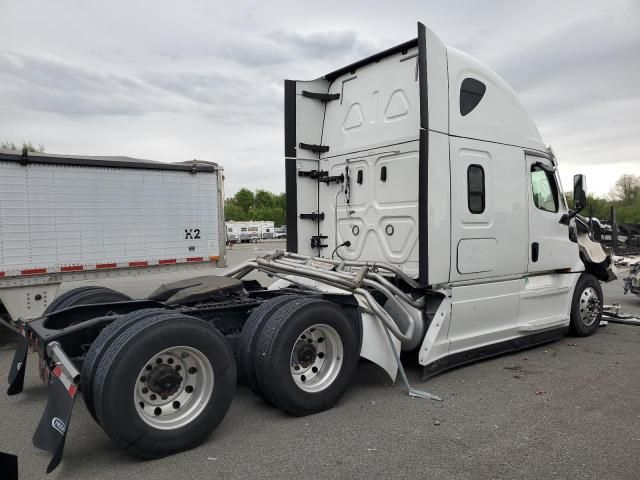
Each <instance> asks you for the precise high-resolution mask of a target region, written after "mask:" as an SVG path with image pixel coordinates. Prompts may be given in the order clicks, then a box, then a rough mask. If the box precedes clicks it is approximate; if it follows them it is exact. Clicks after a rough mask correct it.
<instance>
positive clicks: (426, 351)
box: [418, 296, 451, 366]
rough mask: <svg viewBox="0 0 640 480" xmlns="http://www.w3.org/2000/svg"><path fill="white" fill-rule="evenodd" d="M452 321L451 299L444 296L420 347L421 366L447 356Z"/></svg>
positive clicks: (419, 358)
mask: <svg viewBox="0 0 640 480" xmlns="http://www.w3.org/2000/svg"><path fill="white" fill-rule="evenodd" d="M450 320H451V298H449V297H448V296H444V297H443V298H442V301H441V302H440V306H439V307H438V309H437V310H436V312H435V314H434V315H433V319H432V320H431V323H430V324H429V327H428V329H427V333H426V335H425V336H424V340H423V341H422V345H421V346H420V354H419V357H418V361H419V363H420V365H422V366H426V365H429V364H431V363H433V362H435V361H436V360H439V359H441V358H443V357H446V356H447V354H448V353H449V343H450V342H449V339H448V333H449V322H450Z"/></svg>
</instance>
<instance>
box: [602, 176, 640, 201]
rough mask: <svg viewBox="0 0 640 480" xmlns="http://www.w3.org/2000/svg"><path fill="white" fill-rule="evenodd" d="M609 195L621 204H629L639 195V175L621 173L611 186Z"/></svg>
mask: <svg viewBox="0 0 640 480" xmlns="http://www.w3.org/2000/svg"><path fill="white" fill-rule="evenodd" d="M609 196H610V197H611V199H612V200H614V201H616V202H619V203H620V204H621V205H622V206H630V205H632V204H633V202H634V200H635V199H637V198H638V196H640V176H639V175H629V174H625V175H621V176H620V178H618V180H617V181H616V183H615V184H614V185H613V187H612V188H611V191H610V192H609Z"/></svg>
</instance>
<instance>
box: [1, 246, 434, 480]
mask: <svg viewBox="0 0 640 480" xmlns="http://www.w3.org/2000/svg"><path fill="white" fill-rule="evenodd" d="M252 271H261V272H264V273H266V274H268V275H270V276H272V277H276V278H280V279H283V280H286V281H287V282H289V283H290V284H293V285H294V286H296V288H293V289H292V288H282V289H276V290H265V289H262V288H261V287H258V286H257V285H256V282H254V281H244V282H243V283H244V284H245V291H244V294H242V295H238V296H237V298H238V300H237V301H236V302H235V303H234V302H233V300H229V298H230V297H233V294H229V295H227V296H226V297H225V300H220V299H218V300H215V299H212V300H211V301H210V302H203V303H200V304H197V305H172V306H168V305H166V304H165V303H163V302H158V301H153V300H134V301H127V302H114V303H105V304H96V305H81V306H76V307H71V308H68V309H65V310H61V311H59V312H54V313H53V314H50V315H49V316H47V317H42V318H39V319H36V320H33V321H30V322H18V328H19V332H20V334H21V337H20V341H19V343H18V346H17V348H16V351H15V354H14V360H13V362H12V365H11V370H10V372H9V378H8V381H9V388H8V390H7V394H9V395H16V394H18V393H20V392H21V391H22V389H23V385H24V378H25V365H26V361H27V355H28V351H29V347H31V348H32V349H33V350H34V351H37V352H38V354H39V356H40V365H39V366H40V375H41V377H42V379H43V380H44V381H45V382H47V383H48V385H49V394H48V398H47V406H46V408H45V411H44V413H43V415H42V417H41V419H40V422H39V424H38V428H37V429H36V432H35V434H34V437H33V442H34V445H35V446H36V447H37V448H40V449H42V450H46V451H48V452H50V453H51V454H52V458H51V461H50V463H49V465H48V467H47V473H49V472H51V471H52V470H54V469H55V468H56V467H57V466H58V464H59V463H60V460H61V459H62V452H63V450H64V444H65V440H66V435H67V431H68V426H69V422H70V420H71V413H72V410H73V406H74V403H75V399H76V396H77V393H78V392H79V391H80V386H81V371H82V363H83V361H84V354H85V353H86V347H87V346H88V345H90V344H91V343H92V342H93V341H94V340H95V339H96V337H97V336H98V335H99V333H100V332H101V331H102V329H104V327H106V326H107V325H109V324H110V323H112V322H113V321H114V320H116V319H117V318H118V317H119V316H120V315H124V314H126V313H130V312H133V311H136V310H140V309H144V308H165V309H174V310H181V311H184V313H186V314H191V315H194V316H198V317H200V318H203V317H205V318H203V319H204V320H206V321H209V322H210V323H211V324H212V325H214V326H215V327H216V328H218V329H219V330H221V333H223V335H225V337H226V338H227V340H228V341H230V344H231V345H232V347H234V345H233V344H234V343H235V342H234V340H236V339H237V335H234V333H232V332H231V330H233V329H234V328H235V330H236V331H237V330H238V328H237V325H235V326H232V327H229V328H227V330H228V331H225V328H224V324H221V321H220V317H219V316H217V315H216V316H213V317H211V318H207V314H210V313H211V312H214V311H216V310H217V311H225V312H228V311H230V309H234V308H239V309H240V310H241V311H242V310H243V309H244V313H242V312H240V313H239V315H241V316H244V320H246V318H247V317H248V313H249V311H250V310H251V309H253V308H255V307H256V306H257V305H259V304H260V303H261V302H262V301H264V297H271V296H277V295H281V294H284V293H289V292H291V291H296V292H297V293H301V292H303V293H307V294H309V295H318V296H321V297H323V298H326V299H328V300H330V301H334V302H336V303H342V304H345V307H347V308H361V309H362V310H363V311H365V312H366V313H368V314H370V315H372V316H373V317H375V318H376V319H378V320H379V321H380V322H381V325H382V327H383V330H384V332H385V335H386V338H387V340H388V342H389V345H390V348H391V351H392V352H393V356H394V358H395V361H396V362H397V366H398V370H399V372H400V375H401V378H402V381H403V383H404V385H405V387H406V388H407V392H408V394H409V395H410V396H413V397H418V398H429V399H433V400H438V401H440V400H441V398H440V397H438V396H436V395H433V394H431V393H428V392H425V391H422V390H418V389H415V388H413V387H411V385H410V384H409V381H408V378H407V376H406V373H405V371H404V368H403V366H402V363H401V360H400V353H399V351H398V348H396V345H395V343H394V341H393V338H392V336H393V337H395V338H396V339H398V340H400V341H403V340H409V339H411V338H412V336H413V335H414V332H416V322H415V320H414V317H413V316H412V315H411V314H410V313H409V312H408V311H407V308H415V309H417V310H419V311H422V310H423V309H424V306H425V295H427V294H428V291H427V290H425V289H423V288H422V287H420V285H419V284H418V283H417V282H415V281H414V280H413V279H411V278H410V277H409V276H407V275H406V274H405V273H403V272H402V271H401V270H399V269H397V268H395V267H393V266H390V265H387V264H378V263H367V262H351V261H345V260H332V259H326V258H319V257H307V256H303V255H298V254H295V253H290V252H283V251H277V252H275V253H273V254H271V255H267V256H265V257H258V258H256V259H255V260H252V261H249V262H246V263H244V264H241V265H240V266H238V267H236V268H234V269H232V270H230V271H228V272H227V273H226V275H225V276H228V277H233V278H237V279H241V278H243V277H244V276H246V275H247V274H248V273H250V272H252ZM301 277H302V278H305V279H309V280H312V281H315V282H317V285H318V286H312V285H309V284H305V282H303V281H300V279H301ZM321 287H325V288H321ZM326 287H329V288H326ZM247 291H248V294H247ZM376 298H384V299H385V301H387V302H393V303H394V304H395V305H396V306H397V307H398V308H399V309H400V311H401V312H404V313H405V316H406V325H407V327H406V329H405V330H404V331H403V330H402V329H401V328H400V327H399V326H398V323H397V322H396V321H395V320H394V319H393V318H391V316H390V315H389V314H388V313H387V312H386V310H385V309H384V308H383V307H382V305H381V304H380V302H379V301H378V300H377V299H376ZM399 299H400V300H402V302H400V301H399ZM243 323H244V322H239V323H238V325H239V328H240V329H241V328H242V325H243ZM234 337H235V338H234Z"/></svg>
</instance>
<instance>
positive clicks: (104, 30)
mask: <svg viewBox="0 0 640 480" xmlns="http://www.w3.org/2000/svg"><path fill="white" fill-rule="evenodd" d="M417 20H421V21H422V22H423V23H425V24H426V25H427V26H428V27H429V28H431V29H432V30H434V31H435V32H436V33H437V34H438V35H439V36H440V38H442V40H443V41H444V43H445V44H448V45H451V46H454V47H456V48H459V49H462V50H464V51H466V52H468V53H470V54H472V55H473V56H475V57H477V58H479V59H480V60H481V61H483V62H485V63H487V64H488V65H489V66H491V67H492V68H493V69H494V70H496V71H497V72H498V73H500V74H501V75H502V76H503V77H504V78H505V79H506V80H507V82H508V83H510V84H511V86H512V87H513V88H514V89H515V90H516V92H518V93H519V95H520V97H521V99H522V100H523V102H524V104H525V105H526V107H527V108H528V110H529V112H530V113H531V114H532V116H533V117H534V119H535V120H536V122H537V124H538V126H539V129H540V131H541V133H542V136H543V138H544V140H545V142H547V143H548V144H550V145H552V146H553V148H554V150H555V152H556V155H557V156H558V158H559V160H560V164H561V170H562V175H563V183H564V184H565V186H568V185H570V184H571V182H570V178H571V176H572V175H573V174H574V173H586V174H587V175H588V186H589V190H590V191H592V192H595V193H599V194H604V193H606V192H608V190H609V188H610V186H611V185H612V184H613V182H614V181H615V179H616V178H617V177H618V176H619V175H620V174H622V173H634V174H640V115H638V111H639V110H640V88H639V85H640V1H638V0H607V1H606V2H605V1H599V0H598V1H591V2H587V1H575V2H573V1H535V2H531V1H528V0H527V1H507V0H504V1H498V0H496V1H482V2H479V1H449V2H444V1H439V2H436V1H425V0H419V1H406V2H403V1H399V0H396V1H393V2H392V1H389V2H383V1H379V2H371V1H351V2H345V1H344V0H342V1H333V0H324V1H323V2H321V3H320V4H316V3H314V2H304V1H299V0H298V1H294V2H285V1H277V0H271V1H262V2H258V1H256V2H242V1H239V0H235V1H225V2H221V1H218V0H203V1H200V0H190V1H181V2H178V1H164V0H154V1H122V0H111V1H109V2H97V1H84V2H80V1H68V0H56V1H42V0H41V1H31V0H0V32H2V34H1V35H0V141H3V140H4V141H13V142H16V143H18V142H22V141H24V140H29V141H31V142H33V143H34V144H44V145H45V146H46V149H47V151H49V152H53V153H71V154H92V155H129V156H135V157H140V158H149V159H155V160H162V161H178V160H187V159H192V158H198V159H203V160H211V161H216V162H219V163H221V164H222V165H223V166H224V167H225V170H226V177H227V182H226V188H227V194H233V193H234V192H235V191H236V190H237V189H239V188H241V187H242V186H249V187H250V188H266V189H270V190H274V191H283V190H284V162H283V160H282V158H283V126H282V125H283V119H282V117H283V113H282V105H283V94H282V84H283V82H282V80H283V79H284V78H294V79H311V78H315V77H318V76H320V75H322V74H324V73H327V72H329V71H331V70H334V69H335V68H337V67H340V66H343V65H345V64H347V63H350V62H352V61H355V60H358V59H360V58H362V57H364V56H367V55H369V54H371V53H374V52H376V51H378V50H382V49H385V48H388V47H390V46H393V45H395V44H397V43H401V42H403V41H405V40H409V39H410V38H413V37H414V36H415V34H416V33H415V32H416V27H415V22H416V21H417Z"/></svg>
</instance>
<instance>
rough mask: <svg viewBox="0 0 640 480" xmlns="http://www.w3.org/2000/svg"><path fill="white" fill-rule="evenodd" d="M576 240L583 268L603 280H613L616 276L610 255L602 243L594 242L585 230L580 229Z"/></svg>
mask: <svg viewBox="0 0 640 480" xmlns="http://www.w3.org/2000/svg"><path fill="white" fill-rule="evenodd" d="M577 240H578V247H579V249H580V259H581V260H582V263H583V264H584V269H585V270H586V271H587V272H589V273H591V274H592V275H594V276H595V277H596V278H597V279H598V280H601V281H603V282H610V281H612V280H615V279H616V278H617V277H616V274H615V273H614V272H613V269H612V263H613V262H612V261H611V255H608V254H607V253H606V252H605V251H604V248H602V244H600V243H599V242H594V241H593V240H591V238H589V235H588V234H587V233H586V232H580V231H578V234H577Z"/></svg>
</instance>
